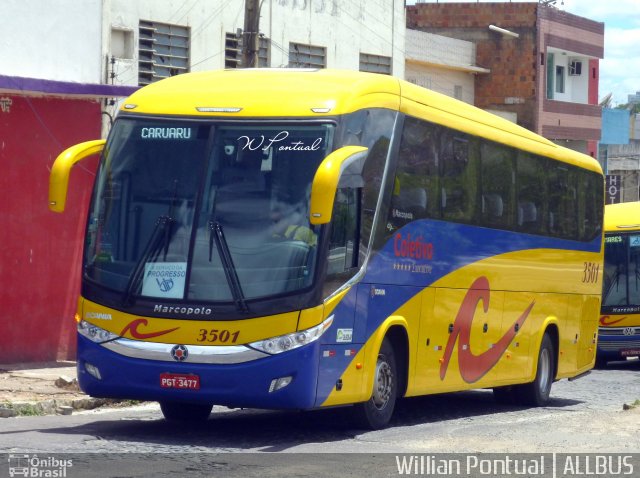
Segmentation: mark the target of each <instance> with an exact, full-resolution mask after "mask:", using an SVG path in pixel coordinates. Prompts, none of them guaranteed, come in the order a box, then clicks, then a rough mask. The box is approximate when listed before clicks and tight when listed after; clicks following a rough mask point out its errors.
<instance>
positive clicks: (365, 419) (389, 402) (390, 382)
mask: <svg viewBox="0 0 640 478" xmlns="http://www.w3.org/2000/svg"><path fill="white" fill-rule="evenodd" d="M396 369H397V367H396V359H395V354H394V351H393V346H392V345H391V342H390V341H389V339H387V338H385V339H384V340H383V341H382V345H381V346H380V351H379V352H378V359H377V361H376V369H375V374H374V377H373V392H372V394H371V398H370V399H369V400H368V401H366V402H363V403H358V404H357V405H355V407H356V414H355V418H356V423H357V425H358V426H361V427H362V428H368V429H371V430H378V429H380V428H383V427H385V426H386V425H387V424H388V423H389V420H391V416H392V415H393V410H394V408H395V405H396V398H397V395H398V375H397V370H396Z"/></svg>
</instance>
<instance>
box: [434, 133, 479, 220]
mask: <svg viewBox="0 0 640 478" xmlns="http://www.w3.org/2000/svg"><path fill="white" fill-rule="evenodd" d="M445 137H446V138H447V140H446V141H445V142H444V148H443V149H442V150H441V155H440V157H441V161H442V165H441V167H440V174H441V176H440V181H441V185H442V187H441V193H440V194H441V205H442V218H443V219H447V220H449V221H456V222H467V223H469V222H474V221H475V219H476V217H475V213H476V202H477V197H476V196H477V191H478V162H479V161H478V157H477V156H478V154H477V148H475V147H470V138H469V137H468V136H467V135H464V134H462V133H458V132H453V131H452V132H447V133H446V135H445Z"/></svg>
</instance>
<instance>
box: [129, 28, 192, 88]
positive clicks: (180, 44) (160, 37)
mask: <svg viewBox="0 0 640 478" xmlns="http://www.w3.org/2000/svg"><path fill="white" fill-rule="evenodd" d="M139 34H140V39H139V42H138V84H139V85H141V86H142V85H148V84H149V83H153V82H154V81H158V80H161V79H163V78H169V77H170V76H175V75H178V74H180V73H186V72H188V71H189V40H190V30H189V27H185V26H180V25H169V24H167V23H157V22H151V21H147V20H140V25H139Z"/></svg>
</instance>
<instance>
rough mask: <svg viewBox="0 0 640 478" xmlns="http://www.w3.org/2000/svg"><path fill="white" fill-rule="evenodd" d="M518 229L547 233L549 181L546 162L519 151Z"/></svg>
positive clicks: (517, 176) (517, 180) (532, 232)
mask: <svg viewBox="0 0 640 478" xmlns="http://www.w3.org/2000/svg"><path fill="white" fill-rule="evenodd" d="M516 185H517V200H516V229H517V230H518V231H522V232H526V233H529V234H546V232H547V223H546V221H544V219H543V218H544V217H545V215H546V207H547V205H546V196H547V181H546V173H545V162H544V161H543V160H542V159H541V158H538V157H536V156H533V155H531V154H528V153H523V152H518V157H517V165H516Z"/></svg>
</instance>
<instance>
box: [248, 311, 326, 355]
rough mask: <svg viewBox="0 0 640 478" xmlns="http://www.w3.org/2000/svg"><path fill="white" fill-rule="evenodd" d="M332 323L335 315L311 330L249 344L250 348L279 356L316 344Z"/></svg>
mask: <svg viewBox="0 0 640 478" xmlns="http://www.w3.org/2000/svg"><path fill="white" fill-rule="evenodd" d="M332 323H333V315H332V316H330V317H328V318H327V319H326V320H325V321H324V322H322V323H321V324H319V325H316V326H315V327H311V328H310V329H306V330H300V331H299V332H294V333H292V334H287V335H280V336H278V337H271V338H269V339H264V340H259V341H258V342H253V343H251V344H249V346H250V347H253V348H254V349H257V350H260V351H262V352H266V353H268V354H271V355H275V354H279V353H282V352H286V351H288V350H293V349H297V348H298V347H302V346H303V345H307V344H310V343H311V342H315V341H316V340H318V339H319V338H320V337H321V336H322V334H324V333H325V331H326V330H327V329H328V328H329V327H330V326H331V324H332Z"/></svg>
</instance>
